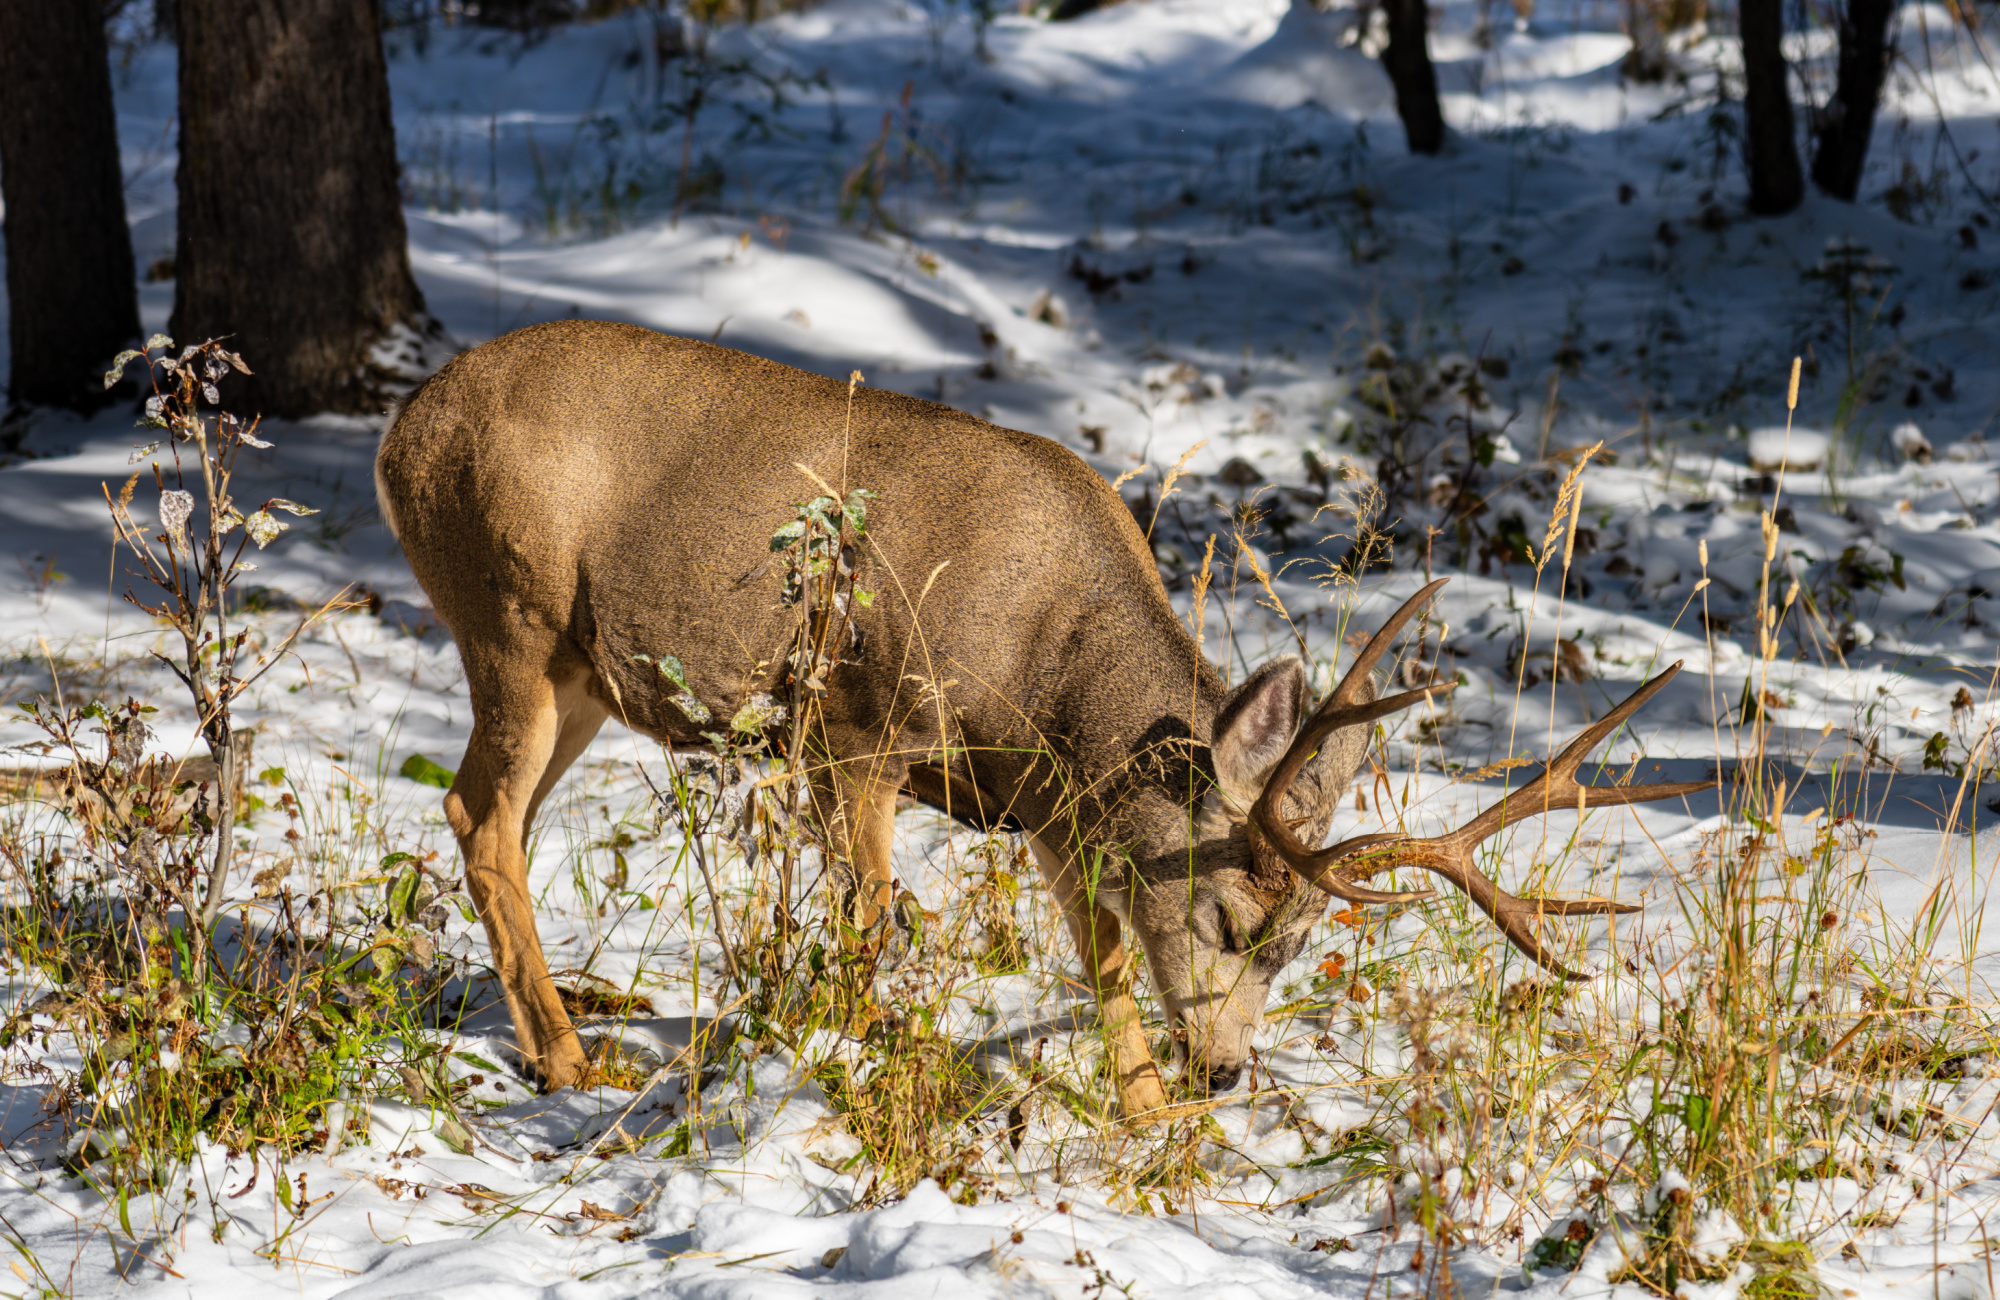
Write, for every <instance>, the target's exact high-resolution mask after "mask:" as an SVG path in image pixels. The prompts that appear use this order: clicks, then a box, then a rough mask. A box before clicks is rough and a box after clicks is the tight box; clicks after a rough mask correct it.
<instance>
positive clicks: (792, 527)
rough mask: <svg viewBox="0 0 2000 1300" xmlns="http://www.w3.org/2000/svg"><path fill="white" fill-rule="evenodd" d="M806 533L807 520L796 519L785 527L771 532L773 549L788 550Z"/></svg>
mask: <svg viewBox="0 0 2000 1300" xmlns="http://www.w3.org/2000/svg"><path fill="white" fill-rule="evenodd" d="M805 535H806V525H805V521H804V520H802V519H794V520H793V521H792V522H791V523H789V524H786V525H785V526H784V527H783V528H780V529H779V530H778V531H777V532H775V533H772V534H771V549H772V550H774V551H782V550H786V549H788V548H790V547H791V546H792V544H793V543H795V542H797V541H798V540H799V538H801V537H804V536H805Z"/></svg>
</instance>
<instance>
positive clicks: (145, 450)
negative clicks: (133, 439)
mask: <svg viewBox="0 0 2000 1300" xmlns="http://www.w3.org/2000/svg"><path fill="white" fill-rule="evenodd" d="M159 449H160V444H159V443H157V442H149V443H147V444H146V445H145V446H143V447H139V448H137V449H135V450H134V451H133V452H132V454H131V455H130V456H127V457H126V458H125V463H126V464H127V465H137V464H138V463H139V462H140V461H142V460H144V459H146V457H148V456H150V455H152V454H153V453H154V452H156V451H158V450H159Z"/></svg>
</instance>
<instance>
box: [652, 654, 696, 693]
mask: <svg viewBox="0 0 2000 1300" xmlns="http://www.w3.org/2000/svg"><path fill="white" fill-rule="evenodd" d="M653 666H654V667H655V668H658V669H659V670H660V676H662V677H664V678H666V679H667V680H668V681H670V682H672V683H673V684H674V685H675V686H676V687H678V688H680V689H681V690H682V691H687V690H688V689H689V688H688V678H687V668H686V666H685V665H683V664H682V663H681V661H680V659H679V658H678V657H677V656H674V655H661V656H660V657H659V658H658V659H657V660H655V661H654V664H653Z"/></svg>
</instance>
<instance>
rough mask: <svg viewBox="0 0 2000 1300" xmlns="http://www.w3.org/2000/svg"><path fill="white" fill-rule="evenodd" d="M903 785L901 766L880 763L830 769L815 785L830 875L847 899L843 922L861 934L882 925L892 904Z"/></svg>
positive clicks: (864, 762)
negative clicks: (899, 793) (899, 797)
mask: <svg viewBox="0 0 2000 1300" xmlns="http://www.w3.org/2000/svg"><path fill="white" fill-rule="evenodd" d="M902 784H903V769H902V767H901V765H891V764H888V763H886V762H885V761H883V760H881V759H879V758H871V759H855V760H851V761H849V762H846V763H835V764H831V765H829V766H828V767H825V768H822V769H821V770H820V771H819V772H818V773H816V774H815V775H814V777H813V779H812V782H811V786H812V797H813V807H814V812H815V813H816V815H817V816H818V818H819V824H820V829H821V833H822V835H823V836H824V839H825V844H826V852H827V855H828V857H829V858H830V859H831V861H830V863H829V865H830V867H831V872H830V874H831V875H832V876H833V878H834V879H835V880H836V881H838V882H839V885H838V887H839V888H840V889H842V890H843V891H844V892H846V893H847V898H845V899H844V900H842V906H841V909H840V910H841V912H842V917H841V919H842V920H843V921H845V922H847V923H848V924H850V925H853V926H856V927H857V928H859V929H862V930H867V929H870V928H872V927H873V926H874V925H875V924H876V923H877V922H878V921H880V920H881V918H882V913H883V912H884V911H885V910H887V908H888V906H889V904H890V903H891V902H892V901H894V897H895V880H894V874H893V871H892V862H893V851H894V848H895V842H896V794H897V791H898V790H899V789H900V788H901V787H902Z"/></svg>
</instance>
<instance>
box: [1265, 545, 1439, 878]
mask: <svg viewBox="0 0 2000 1300" xmlns="http://www.w3.org/2000/svg"><path fill="white" fill-rule="evenodd" d="M1449 581H1451V579H1449V578H1439V579H1438V580H1437V581H1435V582H1432V583H1430V584H1428V585H1426V586H1425V587H1424V588H1423V590H1421V591H1419V592H1418V593H1417V594H1416V595H1414V596H1412V597H1410V598H1409V599H1408V600H1406V601H1404V602H1403V605H1402V608H1400V609H1398V610H1397V611H1396V612H1395V613H1394V614H1391V615H1390V616H1389V620H1388V621H1387V622H1386V623H1384V624H1382V626H1381V627H1380V628H1378V629H1376V631H1375V635H1374V636H1372V637H1370V638H1368V644H1367V645H1366V646H1364V647H1362V650H1361V653H1360V654H1358V655H1356V656H1355V658H1354V662H1353V663H1351V664H1349V665H1348V668H1347V672H1346V674H1345V675H1343V676H1342V677H1341V679H1340V682H1339V684H1338V685H1336V686H1335V687H1334V688H1333V690H1332V691H1330V692H1328V694H1327V697H1326V699H1324V700H1322V701H1321V702H1320V706H1319V707H1318V708H1317V709H1314V710H1313V712H1312V716H1311V717H1309V718H1307V719H1306V722H1305V725H1304V726H1303V727H1300V728H1299V732H1298V735H1297V736H1295V737H1294V738H1293V740H1292V743H1291V746H1290V747H1289V748H1288V749H1286V750H1285V756H1284V757H1283V758H1281V759H1280V760H1278V765H1277V767H1276V768H1275V769H1273V770H1272V772H1271V775H1270V777H1269V779H1267V780H1266V781H1265V782H1264V789H1263V792H1262V793H1261V794H1259V795H1258V796H1257V802H1256V804H1255V806H1253V807H1252V808H1251V810H1250V818H1251V820H1252V821H1253V822H1254V823H1255V824H1256V825H1257V828H1258V829H1259V830H1261V831H1262V832H1263V833H1264V836H1265V838H1266V839H1268V840H1269V841H1270V842H1271V845H1272V847H1273V848H1275V849H1277V851H1278V856H1279V857H1281V858H1283V859H1284V860H1285V861H1286V862H1287V863H1290V864H1291V866H1292V868H1293V870H1298V866H1299V859H1301V858H1304V857H1306V856H1307V855H1309V854H1310V853H1311V852H1312V850H1311V849H1309V848H1307V847H1306V846H1305V845H1304V844H1302V843H1300V842H1299V838H1298V837H1297V836H1296V835H1294V834H1292V829H1291V827H1290V826H1288V825H1286V824H1285V819H1284V818H1283V817H1282V816H1280V815H1279V811H1278V810H1279V805H1280V804H1282V803H1283V801H1284V797H1285V795H1286V793H1287V792H1288V791H1290V790H1291V788H1292V782H1293V781H1295V780H1297V779H1298V775H1299V771H1300V769H1302V768H1303V767H1305V765H1306V760H1307V759H1309V758H1311V757H1312V756H1313V754H1314V753H1315V752H1317V751H1318V749H1319V747H1320V745H1321V743H1322V742H1324V741H1325V740H1326V738H1327V737H1328V736H1330V735H1332V734H1333V733H1334V732H1336V731H1338V730H1340V729H1341V728H1343V727H1352V726H1358V725H1361V724H1363V723H1369V722H1374V721H1375V720H1376V719H1378V718H1386V717H1388V716H1389V715H1390V714H1392V713H1398V712H1401V711H1402V710H1404V709H1407V708H1409V707H1410V706H1411V705H1413V704H1416V703H1419V702H1421V701H1424V700H1428V699H1432V698H1434V697H1435V696H1439V695H1443V694H1445V693H1446V692H1448V691H1452V690H1455V689H1457V687H1458V683H1457V682H1440V683H1438V684H1437V685H1435V686H1425V687H1421V688H1419V689H1417V690H1414V691H1404V692H1403V693H1402V694H1400V695H1392V696H1390V697H1388V698H1387V699H1381V700H1368V701H1365V702H1364V701H1362V699H1361V693H1362V691H1363V690H1364V689H1367V688H1368V687H1369V686H1370V685H1371V684H1372V681H1373V678H1372V677H1371V674H1372V673H1373V672H1374V669H1375V665H1376V664H1377V663H1379V662H1380V661H1381V659H1382V656H1383V655H1384V654H1385V653H1387V651H1388V649H1389V647H1390V645H1392V644H1393V643H1394V642H1395V640H1396V634H1397V633H1399V632H1401V631H1402V630H1403V627H1404V625H1405V624H1407V623H1408V622H1409V621H1410V619H1411V618H1412V617H1414V616H1415V615H1416V612H1417V611H1418V610H1419V609H1421V608H1423V605H1424V602H1426V601H1428V600H1429V599H1430V598H1431V597H1432V596H1434V595H1436V594H1437V592H1438V589H1439V588H1440V587H1442V586H1444V585H1445V583H1447V582H1449ZM1357 888H1359V886H1357ZM1368 892H1371V893H1372V892H1375V891H1368ZM1355 901H1360V900H1358V899H1357V900H1355ZM1369 901H1381V900H1379V899H1376V900H1369Z"/></svg>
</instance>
